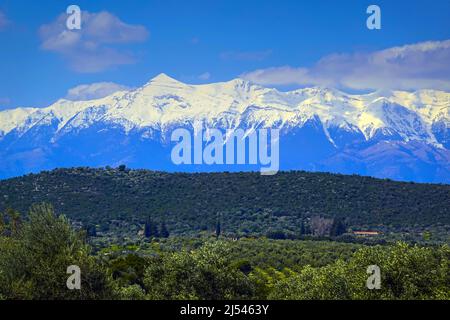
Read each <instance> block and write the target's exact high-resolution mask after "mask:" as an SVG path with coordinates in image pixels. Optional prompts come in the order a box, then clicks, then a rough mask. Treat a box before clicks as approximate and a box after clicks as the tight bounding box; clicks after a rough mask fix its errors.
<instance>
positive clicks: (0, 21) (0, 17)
mask: <svg viewBox="0 0 450 320" xmlns="http://www.w3.org/2000/svg"><path fill="white" fill-rule="evenodd" d="M8 24H9V20H8V18H6V15H5V14H4V13H3V12H2V11H0V31H1V30H2V29H4V28H5V27H6V26H7V25H8Z"/></svg>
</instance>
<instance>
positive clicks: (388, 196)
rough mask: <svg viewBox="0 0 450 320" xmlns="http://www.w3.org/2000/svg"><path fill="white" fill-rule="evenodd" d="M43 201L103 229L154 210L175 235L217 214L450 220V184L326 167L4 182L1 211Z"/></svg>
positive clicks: (239, 219)
mask: <svg viewBox="0 0 450 320" xmlns="http://www.w3.org/2000/svg"><path fill="white" fill-rule="evenodd" d="M38 202H49V203H51V204H53V206H54V207H55V209H56V211H57V212H59V213H63V214H65V215H66V216H68V217H69V218H70V219H72V220H75V221H80V222H82V223H83V224H85V225H89V224H91V225H97V228H98V229H99V230H106V229H108V228H109V227H110V225H111V221H112V220H114V223H119V224H120V222H121V221H128V222H130V223H135V225H139V223H143V222H144V221H145V220H146V219H147V218H148V217H149V216H151V219H152V220H154V221H155V222H157V223H162V222H163V221H164V223H166V224H167V226H168V229H169V230H170V232H171V234H172V235H175V234H178V235H180V234H193V233H197V232H199V231H202V230H203V231H208V230H214V228H215V226H216V224H217V221H220V223H221V227H222V230H223V231H224V232H228V233H229V234H237V235H253V234H254V235H261V234H266V233H267V232H277V231H278V230H283V232H284V233H286V234H293V235H296V234H299V233H300V232H301V230H303V229H305V227H306V226H307V224H308V223H309V222H310V219H311V218H313V217H322V218H333V219H339V220H340V221H342V222H343V223H344V224H345V226H346V228H347V229H348V228H351V227H354V228H359V227H377V226H378V227H379V226H383V227H385V228H395V229H399V228H400V229H401V228H407V227H413V228H414V227H420V228H425V227H429V226H440V227H446V226H448V225H450V185H432V184H416V183H403V182H395V181H389V180H380V179H374V178H369V177H361V176H356V175H353V176H345V175H335V174H326V173H307V172H280V173H278V174H277V175H275V176H261V175H260V174H259V173H201V174H187V173H163V172H155V171H148V170H128V169H124V168H123V167H122V168H120V169H111V168H108V169H91V168H73V169H57V170H53V171H49V172H42V173H40V174H30V175H27V176H23V177H19V178H13V179H9V180H3V181H0V210H4V209H6V208H7V207H12V208H14V209H16V210H19V211H20V212H22V213H25V212H27V210H28V208H29V207H30V205H31V204H33V203H38ZM303 231H304V230H303Z"/></svg>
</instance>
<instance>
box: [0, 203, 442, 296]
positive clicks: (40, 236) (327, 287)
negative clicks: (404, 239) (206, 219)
mask: <svg viewBox="0 0 450 320" xmlns="http://www.w3.org/2000/svg"><path fill="white" fill-rule="evenodd" d="M0 221H1V224H0V227H1V229H0V299H450V270H449V261H450V249H449V247H448V246H446V245H444V246H440V247H420V246H410V245H407V244H405V243H398V244H396V245H393V246H372V247H369V246H364V247H360V248H355V247H354V245H350V244H339V245H336V244H335V246H337V247H335V248H341V250H343V251H342V252H343V253H345V254H343V255H340V254H338V255H337V256H335V257H334V258H333V259H332V260H329V261H325V260H324V261H321V263H319V264H317V265H315V266H314V265H313V264H309V263H308V264H304V263H303V264H302V262H301V261H299V262H295V261H289V262H287V261H286V262H283V263H282V264H281V265H277V266H272V265H271V261H272V260H277V259H278V258H277V256H276V255H277V247H276V246H275V247H274V246H272V244H274V243H278V242H276V241H271V240H264V241H261V242H260V244H259V246H256V248H257V249H256V250H254V251H252V250H251V248H252V247H253V244H252V243H251V242H247V243H245V242H242V243H243V246H242V247H241V248H244V247H245V248H246V249H245V250H238V251H236V249H239V246H240V245H238V246H233V242H230V241H222V240H214V241H206V242H203V243H199V246H195V245H194V247H190V248H188V247H185V246H182V247H180V248H179V249H178V250H160V251H159V252H158V253H157V254H151V255H145V254H139V251H137V252H136V253H134V254H127V255H120V254H119V255H116V256H111V255H109V254H102V252H101V253H100V254H98V255H93V254H92V252H91V250H90V247H89V245H87V243H86V233H85V232H82V231H76V230H74V229H72V228H71V226H70V224H69V222H68V221H67V219H66V218H65V217H64V216H57V215H55V213H54V211H53V209H52V207H51V206H49V205H45V204H41V205H34V206H33V207H32V208H31V209H30V211H29V213H28V215H27V218H25V219H22V218H21V217H20V216H19V215H17V214H16V213H15V212H14V211H12V210H10V211H8V212H6V213H4V214H2V215H1V219H0ZM168 241H169V240H168ZM246 241H250V240H246ZM255 241H256V240H255ZM169 242H170V241H169ZM237 243H239V241H237ZM281 243H283V242H281ZM285 243H288V241H287V242H285ZM292 243H297V244H296V245H300V246H301V244H299V243H301V241H297V242H294V241H292ZM172 244H173V243H172ZM266 245H267V247H266ZM339 246H340V247H339ZM172 248H174V247H172ZM278 248H279V247H278ZM166 249H167V248H166ZM347 249H349V250H347ZM354 249H355V251H354ZM351 251H354V252H353V253H352V252H351ZM260 254H264V255H266V256H268V257H270V256H271V255H273V256H274V257H272V258H268V259H266V260H265V261H263V262H261V261H260V262H256V261H257V260H256V259H255V258H254V257H255V256H257V255H260ZM247 255H248V256H247ZM308 255H310V256H311V257H310V259H312V260H313V261H314V251H311V250H305V251H304V252H303V256H305V257H306V256H308ZM246 259H248V260H247V261H246ZM281 261H282V260H281ZM297 264H298V265H299V266H298V267H295V266H296V265H297ZM70 265H76V266H79V267H80V270H81V290H69V289H68V288H67V285H66V282H67V278H68V274H67V267H68V266H70ZM369 265H377V266H379V267H380V270H381V288H380V289H379V290H369V289H368V288H367V287H366V280H367V278H368V274H367V267H368V266H369Z"/></svg>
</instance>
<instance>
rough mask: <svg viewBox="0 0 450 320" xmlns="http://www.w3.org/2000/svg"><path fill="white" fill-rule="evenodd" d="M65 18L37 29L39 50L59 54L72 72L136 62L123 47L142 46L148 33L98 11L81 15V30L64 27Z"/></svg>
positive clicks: (60, 17) (97, 69)
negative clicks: (133, 44)
mask: <svg viewBox="0 0 450 320" xmlns="http://www.w3.org/2000/svg"><path fill="white" fill-rule="evenodd" d="M67 17H68V16H67V14H65V13H63V14H61V15H60V16H59V17H58V18H57V19H56V20H55V21H53V22H51V23H49V24H45V25H42V26H41V27H40V28H39V36H40V38H41V48H42V49H43V50H47V51H51V52H55V53H58V54H60V55H61V56H62V57H63V58H64V59H65V60H67V61H68V63H69V65H70V67H71V69H73V70H74V71H77V72H81V73H93V72H100V71H104V70H107V69H110V68H112V67H115V66H119V65H126V64H132V63H135V62H136V60H137V59H136V56H135V54H133V52H131V51H130V49H129V48H127V47H126V45H129V44H132V43H139V42H144V41H145V40H147V38H148V36H149V31H148V30H147V29H146V28H145V27H144V26H141V25H131V24H127V23H125V22H123V21H121V20H120V19H119V18H118V17H116V16H115V15H113V14H111V13H109V12H107V11H101V12H99V13H90V12H87V11H83V12H82V13H81V29H80V30H69V29H67V27H66V20H67Z"/></svg>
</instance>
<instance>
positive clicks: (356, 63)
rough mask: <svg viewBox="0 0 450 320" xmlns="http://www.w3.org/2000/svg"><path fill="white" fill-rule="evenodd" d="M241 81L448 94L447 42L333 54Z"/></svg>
mask: <svg viewBox="0 0 450 320" xmlns="http://www.w3.org/2000/svg"><path fill="white" fill-rule="evenodd" d="M241 77H242V78H244V79H247V80H250V81H253V82H255V83H259V84H262V85H292V84H296V85H302V86H303V85H319V86H333V87H340V88H349V89H357V90H366V89H375V90H377V89H398V90H418V89H425V88H431V89H441V90H450V40H446V41H429V42H421V43H417V44H412V45H406V46H402V47H393V48H389V49H385V50H381V51H375V52H370V53H353V54H332V55H328V56H326V57H324V58H322V59H321V60H319V61H318V62H317V63H316V64H315V65H313V66H312V67H291V66H283V67H275V68H268V69H260V70H255V71H252V72H248V73H245V74H243V75H241Z"/></svg>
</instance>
